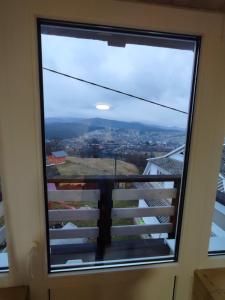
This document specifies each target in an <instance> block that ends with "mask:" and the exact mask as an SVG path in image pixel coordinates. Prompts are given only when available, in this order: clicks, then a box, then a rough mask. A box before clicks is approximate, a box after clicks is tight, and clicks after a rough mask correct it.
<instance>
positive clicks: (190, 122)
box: [37, 18, 201, 273]
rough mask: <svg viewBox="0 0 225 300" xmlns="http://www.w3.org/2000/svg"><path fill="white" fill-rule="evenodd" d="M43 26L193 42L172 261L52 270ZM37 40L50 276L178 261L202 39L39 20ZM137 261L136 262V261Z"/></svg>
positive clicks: (91, 265)
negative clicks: (60, 273) (46, 153)
mask: <svg viewBox="0 0 225 300" xmlns="http://www.w3.org/2000/svg"><path fill="white" fill-rule="evenodd" d="M42 25H51V26H59V27H60V26H61V27H64V28H78V29H81V30H82V29H86V30H87V29H88V30H91V31H95V30H96V31H102V32H104V31H105V32H114V33H115V32H117V33H121V34H123V33H124V34H133V35H138V36H153V37H158V38H164V39H165V38H167V39H169V40H175V41H176V40H177V41H179V40H183V41H185V40H186V41H193V42H195V45H196V48H195V56H194V63H193V75H192V83H191V95H190V103H189V111H188V121H187V133H186V143H185V155H184V166H183V175H182V178H181V190H180V199H179V209H178V213H177V233H176V242H175V254H174V257H173V258H172V259H171V258H169V259H167V258H166V257H160V258H157V257H155V258H146V259H145V258H143V259H137V261H136V262H135V261H132V262H131V261H129V260H128V261H127V262H126V261H125V262H124V260H123V262H122V263H118V262H115V263H113V262H110V263H109V264H108V263H104V261H103V262H102V264H98V265H95V263H94V262H93V263H92V264H91V263H90V264H89V266H87V267H86V266H85V267H84V266H76V267H73V266H66V265H65V266H63V267H57V268H56V269H54V270H53V269H52V267H51V264H50V240H49V228H48V224H49V222H48V220H49V218H48V192H47V177H46V172H45V165H46V157H45V122H44V91H43V74H42V44H41V33H42V32H41V26H42ZM37 37H38V66H39V87H40V112H41V116H40V117H41V138H42V140H41V145H42V163H43V164H42V168H43V184H44V201H45V226H46V245H47V249H46V250H47V264H48V273H56V272H64V271H72V272H74V271H81V270H96V269H102V268H121V267H129V266H131V267H132V266H137V265H138V266H140V265H149V264H159V263H171V262H178V261H179V247H180V238H181V229H182V217H183V210H184V198H185V190H186V182H187V174H188V163H189V156H190V149H191V136H192V128H193V119H194V111H195V97H196V88H197V79H198V66H199V56H200V48H201V36H199V35H191V34H190V35H189V34H180V33H169V32H161V31H152V30H143V29H135V28H125V27H116V26H108V25H96V24H89V23H78V22H68V21H59V20H53V19H43V18H37ZM134 260H135V259H134Z"/></svg>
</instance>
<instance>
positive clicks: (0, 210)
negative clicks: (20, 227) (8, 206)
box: [0, 201, 4, 218]
mask: <svg viewBox="0 0 225 300" xmlns="http://www.w3.org/2000/svg"><path fill="white" fill-rule="evenodd" d="M2 216H4V206H3V202H2V201H1V202H0V218H1V217H2Z"/></svg>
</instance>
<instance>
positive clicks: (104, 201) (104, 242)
mask: <svg viewBox="0 0 225 300" xmlns="http://www.w3.org/2000/svg"><path fill="white" fill-rule="evenodd" d="M113 187H114V182H113V181H112V180H102V181H100V183H99V189H100V199H99V202H98V208H99V213H100V216H99V220H98V228H99V235H98V238H97V250H96V260H103V259H104V254H105V249H106V247H107V246H110V244H111V226H112V218H111V211H112V207H113V201H112V189H113Z"/></svg>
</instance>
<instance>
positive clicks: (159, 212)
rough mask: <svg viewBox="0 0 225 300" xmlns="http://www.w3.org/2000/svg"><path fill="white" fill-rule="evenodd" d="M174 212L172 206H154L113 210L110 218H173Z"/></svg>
mask: <svg viewBox="0 0 225 300" xmlns="http://www.w3.org/2000/svg"><path fill="white" fill-rule="evenodd" d="M174 212H175V208H174V206H165V207H163V206H155V207H149V208H113V209H112V218H134V217H152V216H155V217H156V216H173V215H174Z"/></svg>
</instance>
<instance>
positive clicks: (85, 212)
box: [48, 208, 99, 222]
mask: <svg viewBox="0 0 225 300" xmlns="http://www.w3.org/2000/svg"><path fill="white" fill-rule="evenodd" d="M48 215H49V221H50V222H51V221H54V222H55V221H61V222H63V221H75V220H97V219H98V218H99V209H87V208H84V209H83V208H79V209H75V210H72V209H52V210H49V211H48Z"/></svg>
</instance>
